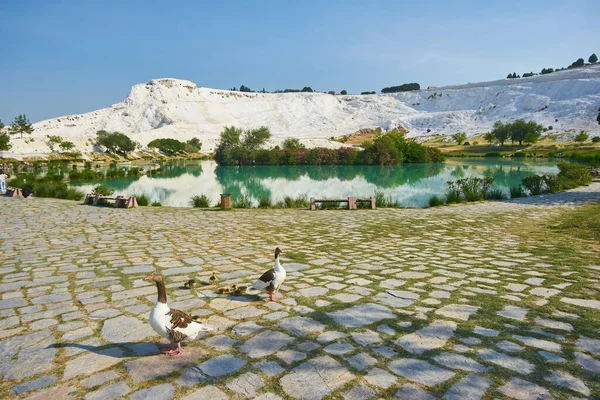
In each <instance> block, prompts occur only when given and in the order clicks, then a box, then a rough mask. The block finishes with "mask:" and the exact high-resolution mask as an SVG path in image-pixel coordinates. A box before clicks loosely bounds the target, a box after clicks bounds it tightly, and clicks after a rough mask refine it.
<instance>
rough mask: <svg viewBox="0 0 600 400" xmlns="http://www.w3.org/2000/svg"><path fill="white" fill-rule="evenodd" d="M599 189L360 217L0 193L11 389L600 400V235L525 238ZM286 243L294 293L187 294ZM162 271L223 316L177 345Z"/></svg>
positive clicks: (6, 381) (175, 303) (223, 280)
mask: <svg viewBox="0 0 600 400" xmlns="http://www.w3.org/2000/svg"><path fill="white" fill-rule="evenodd" d="M599 192H600V184H593V185H591V186H589V187H587V188H584V189H583V190H577V191H575V192H572V193H564V194H559V195H553V196H546V197H537V198H535V199H533V198H529V199H523V200H520V201H512V202H498V203H478V204H471V205H459V206H452V207H442V208H436V209H427V210H375V211H371V210H364V211H363V210H359V211H355V212H349V211H316V212H310V211H304V210H266V211H263V210H250V211H235V212H216V211H199V210H193V209H169V208H162V209H154V208H140V209H137V210H114V209H108V208H95V207H91V206H82V205H78V204H77V203H74V202H66V201H60V200H50V199H28V200H19V199H7V198H0V209H1V210H2V224H1V225H0V243H1V244H0V328H1V329H0V375H1V376H2V382H1V383H0V396H1V397H2V398H13V397H17V396H18V397H20V398H33V399H58V398H84V399H116V398H120V397H125V398H132V399H171V398H184V399H211V400H218V399H245V398H256V399H262V400H267V399H269V400H270V399H283V398H295V399H321V398H335V399H338V398H343V399H370V398H374V399H375V398H381V399H387V398H403V399H430V398H447V399H478V398H482V397H483V398H504V397H508V398H515V399H549V398H598V397H600V384H599V383H598V382H600V337H599V336H600V335H599V329H600V322H599V318H598V317H597V314H598V311H599V310H600V296H599V290H600V286H599V278H600V259H599V258H598V253H597V249H598V248H597V247H595V248H594V247H593V246H592V247H583V246H580V245H576V244H575V242H573V243H571V242H572V241H570V240H564V239H561V240H560V241H559V242H558V243H557V242H556V241H554V242H553V241H552V240H551V239H548V240H545V239H544V238H541V237H536V236H535V235H533V236H529V237H526V236H523V235H519V234H515V233H511V232H514V229H516V228H515V227H517V228H518V227H526V226H528V225H531V224H535V223H538V222H543V221H548V220H551V219H552V218H555V217H556V216H558V215H560V214H561V213H563V212H565V211H568V210H572V209H574V208H575V203H573V202H576V201H579V200H582V199H596V200H598V199H599V198H600V196H599ZM510 227H512V228H510ZM276 245H278V246H280V247H281V248H282V249H284V251H285V253H284V255H283V257H282V263H283V265H284V266H285V267H287V269H288V271H289V272H288V280H287V281H286V283H285V289H286V291H287V293H286V294H284V295H283V296H282V298H281V301H280V302H277V303H273V302H267V301H265V299H264V297H263V298H257V297H252V296H241V297H224V296H217V295H215V292H214V289H213V288H211V287H209V286H202V285H201V286H200V287H199V288H198V290H197V293H191V292H190V291H188V290H185V289H183V288H181V286H182V283H183V282H185V281H186V280H187V279H189V278H191V277H194V278H196V279H197V280H199V281H207V280H208V277H209V276H210V274H211V273H212V272H213V271H216V272H217V275H218V277H219V280H220V282H219V283H220V284H221V285H226V284H231V283H244V284H247V283H251V282H252V281H253V280H254V279H255V278H256V277H257V276H258V274H259V273H261V272H262V271H263V270H265V269H266V268H269V267H270V266H271V265H272V254H273V249H274V248H275V246H276ZM155 270H158V271H162V272H163V274H164V275H165V277H166V280H167V283H168V295H169V304H170V305H171V306H172V307H177V308H181V309H184V310H187V311H190V312H193V313H195V314H198V315H201V316H203V318H204V319H206V320H207V321H208V322H209V323H211V324H212V325H213V326H214V327H215V328H216V329H215V331H214V332H211V333H210V334H208V335H206V336H205V337H203V338H202V339H199V340H197V341H195V342H190V343H186V345H185V353H184V355H183V356H182V357H179V358H170V357H167V356H163V355H157V351H158V350H159V347H162V346H164V344H165V342H164V341H162V342H161V341H159V337H158V336H157V335H156V334H154V332H153V331H152V330H151V329H150V326H149V324H148V313H149V311H150V307H151V306H152V304H153V303H154V301H155V299H156V289H155V287H154V286H153V285H151V284H148V283H147V282H145V281H143V278H144V277H145V276H146V275H147V274H149V273H151V272H152V271H155Z"/></svg>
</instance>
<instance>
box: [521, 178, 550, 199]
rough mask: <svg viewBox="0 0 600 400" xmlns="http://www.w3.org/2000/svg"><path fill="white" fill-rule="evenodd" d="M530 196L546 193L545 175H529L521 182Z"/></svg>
mask: <svg viewBox="0 0 600 400" xmlns="http://www.w3.org/2000/svg"><path fill="white" fill-rule="evenodd" d="M521 182H522V184H523V186H524V187H526V188H527V190H529V192H530V193H531V194H532V195H538V194H542V193H547V188H546V178H545V175H531V176H528V177H526V178H523V179H522V180H521Z"/></svg>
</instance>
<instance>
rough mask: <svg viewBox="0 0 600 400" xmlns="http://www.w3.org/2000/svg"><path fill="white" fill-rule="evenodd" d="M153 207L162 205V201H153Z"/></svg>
mask: <svg viewBox="0 0 600 400" xmlns="http://www.w3.org/2000/svg"><path fill="white" fill-rule="evenodd" d="M150 205H151V206H152V207H162V204H161V203H160V201H153V202H152V204H150Z"/></svg>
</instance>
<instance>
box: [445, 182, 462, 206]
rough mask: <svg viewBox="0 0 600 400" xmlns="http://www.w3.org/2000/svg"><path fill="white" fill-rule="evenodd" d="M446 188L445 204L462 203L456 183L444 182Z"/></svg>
mask: <svg viewBox="0 0 600 400" xmlns="http://www.w3.org/2000/svg"><path fill="white" fill-rule="evenodd" d="M446 183H447V184H448V187H447V188H446V204H452V203H460V202H461V201H462V196H461V190H460V187H459V186H458V185H457V184H456V182H453V181H448V182H446Z"/></svg>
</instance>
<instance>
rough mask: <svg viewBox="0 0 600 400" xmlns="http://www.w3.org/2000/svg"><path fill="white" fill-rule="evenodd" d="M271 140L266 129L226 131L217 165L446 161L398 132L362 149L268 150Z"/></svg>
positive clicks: (288, 144) (292, 146) (289, 146)
mask: <svg viewBox="0 0 600 400" xmlns="http://www.w3.org/2000/svg"><path fill="white" fill-rule="evenodd" d="M270 138H271V133H270V131H269V129H268V128H267V127H264V126H263V127H260V128H257V129H248V130H242V129H239V128H236V127H233V126H230V127H226V128H225V129H224V130H223V132H221V137H220V141H219V144H218V146H217V149H216V150H215V161H217V163H219V164H220V165H394V164H401V163H404V162H407V163H429V162H438V161H441V160H442V156H441V153H440V152H439V150H437V149H433V148H429V147H425V146H422V145H420V144H418V143H416V142H414V141H411V140H407V139H406V138H405V137H404V134H403V133H401V132H399V131H396V130H394V131H391V132H388V133H386V134H381V135H379V136H378V137H376V138H375V139H374V140H372V141H366V142H364V143H363V144H362V145H361V147H362V149H355V148H352V147H344V148H340V149H328V148H324V147H317V148H311V149H307V148H306V147H305V146H304V145H303V144H301V143H300V141H299V140H298V139H294V138H288V139H286V140H285V141H284V142H283V144H282V146H281V147H279V146H276V147H274V148H271V149H264V148H263V146H264V145H265V144H266V142H267V141H268V140H269V139H270Z"/></svg>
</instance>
